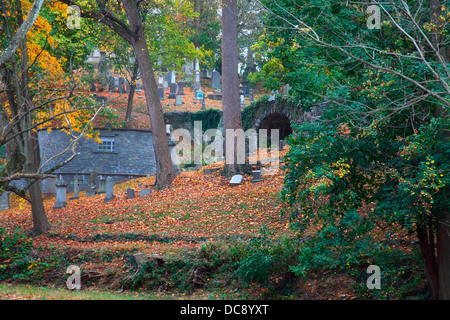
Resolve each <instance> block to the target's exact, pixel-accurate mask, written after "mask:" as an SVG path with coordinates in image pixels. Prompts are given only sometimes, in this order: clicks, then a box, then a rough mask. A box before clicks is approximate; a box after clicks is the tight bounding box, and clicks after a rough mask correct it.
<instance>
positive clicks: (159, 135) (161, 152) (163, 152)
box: [123, 0, 175, 189]
mask: <svg viewBox="0 0 450 320" xmlns="http://www.w3.org/2000/svg"><path fill="white" fill-rule="evenodd" d="M123 6H124V8H125V12H126V14H127V17H128V22H129V23H130V27H131V30H132V33H133V37H132V41H131V42H132V45H133V48H134V51H135V52H136V59H137V61H138V63H139V68H140V70H141V79H142V84H143V85H144V90H145V98H146V100H147V107H148V112H149V115H150V124H151V127H152V133H153V147H154V150H155V160H156V188H158V189H162V188H165V187H167V186H169V185H170V184H171V183H172V181H173V180H174V179H175V172H174V169H173V166H172V159H171V156H170V150H169V143H168V140H167V134H166V128H165V124H164V117H163V110H162V106H161V101H160V100H159V96H158V86H157V83H156V80H155V75H154V73H153V67H152V61H151V59H150V53H149V51H148V48H147V43H146V41H145V37H144V28H143V25H142V23H141V18H140V14H139V8H138V5H137V1H136V0H124V1H123Z"/></svg>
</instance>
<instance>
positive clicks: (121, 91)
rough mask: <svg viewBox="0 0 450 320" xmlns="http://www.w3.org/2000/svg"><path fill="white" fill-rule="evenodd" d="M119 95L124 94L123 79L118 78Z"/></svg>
mask: <svg viewBox="0 0 450 320" xmlns="http://www.w3.org/2000/svg"><path fill="white" fill-rule="evenodd" d="M118 91H119V92H120V93H125V79H124V78H123V77H120V78H119V89H118Z"/></svg>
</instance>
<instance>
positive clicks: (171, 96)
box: [167, 83, 177, 99]
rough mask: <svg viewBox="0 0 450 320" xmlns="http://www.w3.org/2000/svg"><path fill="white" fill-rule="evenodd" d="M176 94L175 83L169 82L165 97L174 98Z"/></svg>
mask: <svg viewBox="0 0 450 320" xmlns="http://www.w3.org/2000/svg"><path fill="white" fill-rule="evenodd" d="M176 96H177V84H176V83H171V84H170V92H169V96H168V97H167V98H168V99H175V98H176Z"/></svg>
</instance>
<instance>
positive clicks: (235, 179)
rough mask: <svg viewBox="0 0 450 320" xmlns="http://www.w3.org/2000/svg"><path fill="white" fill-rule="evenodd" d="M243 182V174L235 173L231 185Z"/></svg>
mask: <svg viewBox="0 0 450 320" xmlns="http://www.w3.org/2000/svg"><path fill="white" fill-rule="evenodd" d="M241 183H242V175H240V174H237V175H234V176H233V177H232V178H231V180H230V184H231V185H238V184H241Z"/></svg>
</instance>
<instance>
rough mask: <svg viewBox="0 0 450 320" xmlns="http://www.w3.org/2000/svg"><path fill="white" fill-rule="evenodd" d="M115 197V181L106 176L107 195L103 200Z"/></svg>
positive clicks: (106, 200)
mask: <svg viewBox="0 0 450 320" xmlns="http://www.w3.org/2000/svg"><path fill="white" fill-rule="evenodd" d="M114 198H115V195H114V183H113V181H112V178H111V177H107V178H106V196H105V199H104V200H103V202H108V201H111V200H112V199H114Z"/></svg>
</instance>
